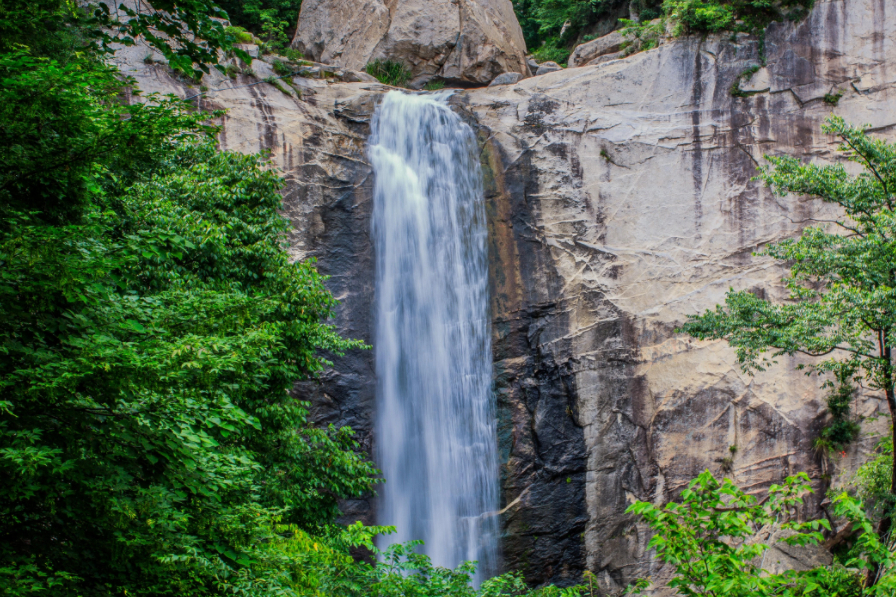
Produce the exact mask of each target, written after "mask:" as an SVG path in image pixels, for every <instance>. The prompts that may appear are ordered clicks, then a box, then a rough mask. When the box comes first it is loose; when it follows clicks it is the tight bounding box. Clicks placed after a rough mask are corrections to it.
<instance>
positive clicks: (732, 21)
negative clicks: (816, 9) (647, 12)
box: [663, 0, 815, 35]
mask: <svg viewBox="0 0 896 597" xmlns="http://www.w3.org/2000/svg"><path fill="white" fill-rule="evenodd" d="M814 3H815V0H778V1H770V0H665V1H664V2H663V12H664V13H665V14H666V16H668V17H669V18H670V19H671V21H672V22H673V23H674V24H675V25H674V28H673V33H674V34H675V35H683V34H688V33H698V34H706V33H719V32H721V31H744V32H750V33H758V32H760V31H763V30H764V29H765V28H766V27H767V26H768V25H769V23H772V22H775V21H782V20H784V19H786V18H802V17H804V16H805V15H806V14H808V10H809V9H810V8H811V7H812V5H813V4H814ZM786 9H792V10H789V11H788V12H785V10H786ZM739 21H740V24H738V22H739Z"/></svg>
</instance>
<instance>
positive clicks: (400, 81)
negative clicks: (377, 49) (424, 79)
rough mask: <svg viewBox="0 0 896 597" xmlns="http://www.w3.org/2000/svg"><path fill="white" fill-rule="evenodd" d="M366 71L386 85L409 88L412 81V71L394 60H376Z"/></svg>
mask: <svg viewBox="0 0 896 597" xmlns="http://www.w3.org/2000/svg"><path fill="white" fill-rule="evenodd" d="M364 70H365V71H366V72H367V74H368V75H371V76H373V77H375V78H376V79H377V80H378V81H379V82H380V83H382V84H384V85H391V86H392V87H407V85H408V82H409V81H410V80H411V71H410V70H408V69H407V67H405V65H403V64H402V63H400V62H395V61H394V60H379V59H377V60H374V61H373V62H371V63H370V64H368V65H367V66H366V67H365V68H364Z"/></svg>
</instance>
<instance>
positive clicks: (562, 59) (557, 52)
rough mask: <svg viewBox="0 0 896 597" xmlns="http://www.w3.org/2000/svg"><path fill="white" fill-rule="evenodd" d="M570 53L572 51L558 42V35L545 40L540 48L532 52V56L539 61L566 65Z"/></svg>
mask: <svg viewBox="0 0 896 597" xmlns="http://www.w3.org/2000/svg"><path fill="white" fill-rule="evenodd" d="M570 54H572V52H571V51H570V50H569V48H567V47H565V46H563V45H562V44H561V43H560V38H559V37H552V38H550V39H547V40H545V42H544V43H543V44H542V45H541V47H540V48H538V49H537V50H535V51H534V52H532V57H533V58H535V59H536V60H537V61H539V62H548V61H551V62H556V63H557V64H559V65H561V66H566V62H567V61H568V60H569V55H570Z"/></svg>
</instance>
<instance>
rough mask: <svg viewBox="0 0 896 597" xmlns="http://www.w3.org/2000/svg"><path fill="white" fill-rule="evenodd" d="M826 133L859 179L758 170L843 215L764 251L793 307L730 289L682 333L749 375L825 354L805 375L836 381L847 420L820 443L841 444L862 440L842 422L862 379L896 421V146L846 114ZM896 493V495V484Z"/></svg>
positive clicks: (807, 170)
mask: <svg viewBox="0 0 896 597" xmlns="http://www.w3.org/2000/svg"><path fill="white" fill-rule="evenodd" d="M824 130H825V132H827V133H829V134H832V135H836V136H837V137H839V138H840V139H841V141H842V144H841V146H840V151H841V152H842V153H843V154H844V156H845V157H846V158H847V159H848V160H849V161H851V162H854V163H855V164H857V165H858V166H860V167H861V169H862V170H863V172H862V173H861V174H859V175H857V176H854V175H850V174H849V173H848V172H847V170H846V168H845V167H844V165H843V164H835V165H829V166H819V165H814V164H802V163H800V162H799V161H798V160H796V159H795V158H792V157H777V158H771V157H770V158H767V159H768V160H769V161H770V162H771V166H766V167H763V168H762V169H761V170H760V176H759V178H760V179H761V180H763V181H764V182H765V183H766V184H767V185H768V186H769V187H770V188H771V189H772V191H773V192H774V193H775V194H776V195H779V196H784V195H787V194H791V193H792V194H794V195H809V196H812V197H815V198H818V199H820V200H822V201H824V202H826V203H830V204H832V205H834V206H836V207H838V208H839V209H841V210H842V213H843V215H842V216H840V217H839V218H837V219H836V220H835V221H834V222H833V224H835V225H836V226H837V228H836V229H832V227H831V226H826V227H814V228H807V229H805V230H804V231H803V233H802V235H801V236H800V237H799V238H797V239H790V240H786V241H783V242H781V243H777V244H773V245H771V246H769V247H767V248H766V249H765V251H763V252H762V253H761V255H767V256H770V257H772V258H774V259H776V260H778V261H779V262H781V263H782V265H784V266H785V267H788V269H789V272H790V273H789V275H788V277H787V278H786V280H785V282H786V285H787V289H788V290H789V297H788V300H787V301H786V302H783V303H775V302H772V301H769V300H766V299H764V298H761V297H759V296H757V295H756V294H754V293H752V292H745V291H740V292H736V291H734V290H730V291H729V292H728V294H727V295H726V299H725V304H724V305H723V306H719V307H717V308H716V309H715V310H712V311H707V312H706V313H704V314H703V315H700V316H694V317H691V318H690V319H689V321H688V323H687V324H685V326H684V330H685V331H686V332H688V333H690V334H691V335H692V336H694V337H696V338H699V339H722V338H724V339H725V340H727V341H728V343H729V344H730V345H731V346H732V347H734V348H735V350H736V351H737V357H738V360H739V361H740V363H741V365H742V367H743V369H744V371H747V372H751V371H754V370H762V369H764V368H765V367H767V366H768V364H769V363H770V362H773V361H774V359H775V357H778V356H782V355H794V354H805V355H809V356H812V357H817V359H816V360H815V361H814V362H813V363H812V364H811V365H809V366H808V367H807V370H808V372H809V373H813V372H814V373H817V374H820V375H828V374H833V375H834V377H835V379H836V383H834V382H828V383H827V384H826V385H828V386H829V387H832V388H833V389H834V393H833V394H832V396H831V398H830V399H829V405H830V406H832V408H834V409H835V410H838V411H839V412H840V417H841V418H840V420H841V421H842V424H841V425H840V428H839V429H837V430H836V431H834V430H833V429H832V430H831V431H829V432H827V433H828V437H827V438H824V437H823V438H822V439H823V440H824V439H827V441H837V442H841V443H842V442H843V441H844V440H846V439H848V438H850V437H852V436H854V434H855V428H854V427H853V425H852V423H850V422H848V421H847V420H846V419H845V418H844V416H845V414H846V413H847V412H848V410H846V409H847V408H848V401H849V400H848V396H849V394H850V392H851V388H852V386H853V385H854V384H855V383H858V382H859V381H860V380H864V382H865V384H866V385H867V386H868V387H870V388H872V389H876V390H879V391H881V392H882V393H883V395H884V397H885V398H886V400H887V403H888V405H889V408H890V414H891V422H893V418H896V395H894V384H896V371H894V367H893V363H892V346H893V344H894V342H896V259H894V255H896V215H894V211H893V208H894V195H893V192H894V189H896V145H893V144H890V143H887V142H885V141H883V140H881V139H874V138H871V137H869V136H867V135H866V134H865V131H864V129H862V128H856V127H852V126H849V125H847V124H846V123H845V122H844V121H843V119H841V118H838V117H831V118H829V119H828V121H827V123H826V124H825V126H824ZM769 352H771V355H770V356H767V355H768V353H769ZM832 414H834V413H833V412H832ZM834 420H835V422H836V421H837V415H836V414H835V415H834ZM835 433H836V437H835V436H834V434H835ZM894 478H896V477H893V476H892V475H891V480H892V479H894ZM890 493H893V494H896V490H894V488H893V487H892V486H891V488H890ZM888 526H889V515H888V516H887V518H885V519H884V528H886V527H888Z"/></svg>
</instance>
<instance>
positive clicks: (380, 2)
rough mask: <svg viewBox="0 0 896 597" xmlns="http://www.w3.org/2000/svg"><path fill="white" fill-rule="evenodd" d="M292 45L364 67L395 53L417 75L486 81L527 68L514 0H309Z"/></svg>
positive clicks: (330, 59)
mask: <svg viewBox="0 0 896 597" xmlns="http://www.w3.org/2000/svg"><path fill="white" fill-rule="evenodd" d="M292 47H293V48H296V49H298V50H299V51H301V52H302V53H304V54H305V55H306V56H308V57H309V58H311V59H313V60H315V61H318V62H325V63H330V64H336V65H339V66H341V67H343V68H347V69H352V70H358V71H360V70H363V69H364V66H365V65H366V64H368V63H369V62H372V61H373V60H377V59H383V60H394V61H397V62H400V63H402V64H403V65H405V66H406V67H407V68H408V69H410V71H411V76H412V78H414V79H418V78H421V77H423V78H425V77H429V78H433V77H437V78H440V79H443V80H447V81H456V82H462V83H472V84H477V85H486V84H488V83H490V82H491V81H492V80H493V79H494V78H495V77H496V76H498V75H499V74H501V73H504V72H517V73H520V74H521V75H524V76H527V75H528V74H529V68H528V65H527V64H526V58H525V56H526V44H525V41H524V40H523V33H522V29H520V26H519V23H518V22H517V19H516V15H515V13H514V12H513V6H512V5H511V3H510V0H402V1H401V2H394V1H386V0H373V1H368V0H306V1H305V2H303V3H302V10H301V13H300V15H299V25H298V29H297V31H296V35H295V38H294V39H293V42H292Z"/></svg>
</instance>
